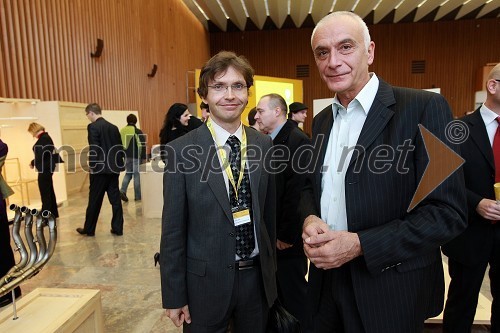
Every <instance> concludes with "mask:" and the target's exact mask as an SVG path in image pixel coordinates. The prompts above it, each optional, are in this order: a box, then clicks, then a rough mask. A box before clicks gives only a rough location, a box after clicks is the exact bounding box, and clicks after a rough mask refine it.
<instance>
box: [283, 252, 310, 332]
mask: <svg viewBox="0 0 500 333" xmlns="http://www.w3.org/2000/svg"><path fill="white" fill-rule="evenodd" d="M294 246H295V245H294ZM277 251H278V270H277V271H276V279H277V284H278V297H279V300H280V302H281V304H282V305H283V307H284V308H285V309H286V310H287V311H288V312H290V313H291V314H292V315H293V316H294V317H295V318H297V319H298V320H299V321H300V324H301V326H302V327H305V324H306V313H307V309H306V302H305V301H304V300H305V299H306V296H307V280H306V274H307V258H306V256H305V254H304V252H302V254H293V255H292V254H290V255H280V252H282V251H280V250H277ZM284 251H287V250H284Z"/></svg>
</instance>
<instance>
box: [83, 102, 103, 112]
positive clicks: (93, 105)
mask: <svg viewBox="0 0 500 333" xmlns="http://www.w3.org/2000/svg"><path fill="white" fill-rule="evenodd" d="M89 112H93V113H95V114H102V110H101V107H100V106H99V104H97V103H90V104H89V105H87V107H86V108H85V113H89Z"/></svg>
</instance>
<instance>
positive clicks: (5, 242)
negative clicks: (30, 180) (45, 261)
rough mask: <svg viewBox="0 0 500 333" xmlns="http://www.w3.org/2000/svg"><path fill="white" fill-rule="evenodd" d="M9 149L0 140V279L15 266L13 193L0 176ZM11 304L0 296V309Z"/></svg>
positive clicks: (18, 292) (9, 297)
mask: <svg viewBox="0 0 500 333" xmlns="http://www.w3.org/2000/svg"><path fill="white" fill-rule="evenodd" d="M8 152H9V147H8V146H7V144H6V143H5V142H3V141H2V139H0V253H1V255H0V278H1V277H2V276H4V275H5V274H7V272H8V271H9V270H10V269H11V268H12V267H14V265H15V264H16V261H15V258H14V251H12V246H11V245H10V228H9V220H8V217H7V202H6V199H7V197H9V196H11V195H12V194H14V191H13V190H12V189H11V188H10V186H9V185H7V182H6V181H5V179H4V178H3V176H2V167H3V165H4V164H5V159H6V158H7V153H8ZM14 296H15V297H16V298H17V297H19V296H21V288H19V287H16V288H15V289H14ZM10 303H12V295H11V294H10V293H9V294H7V295H3V296H0V308H1V307H3V306H6V305H8V304H10Z"/></svg>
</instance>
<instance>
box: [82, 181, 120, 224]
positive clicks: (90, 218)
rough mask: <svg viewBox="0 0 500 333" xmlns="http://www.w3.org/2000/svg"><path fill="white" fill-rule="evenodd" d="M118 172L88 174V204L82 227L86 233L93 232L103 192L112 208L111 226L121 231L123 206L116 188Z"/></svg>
mask: <svg viewBox="0 0 500 333" xmlns="http://www.w3.org/2000/svg"><path fill="white" fill-rule="evenodd" d="M118 176H119V175H118V174H117V173H109V174H90V187H89V204H88V206H87V213H86V214H85V225H84V229H85V231H86V232H87V233H88V234H94V233H95V228H96V226H97V219H98V218H99V213H100V212H101V206H102V200H103V199H104V194H105V193H107V194H108V199H109V202H110V203H111V206H112V209H113V217H112V219H111V228H112V229H113V230H114V231H115V232H117V233H122V232H123V208H122V202H121V199H120V190H119V189H118Z"/></svg>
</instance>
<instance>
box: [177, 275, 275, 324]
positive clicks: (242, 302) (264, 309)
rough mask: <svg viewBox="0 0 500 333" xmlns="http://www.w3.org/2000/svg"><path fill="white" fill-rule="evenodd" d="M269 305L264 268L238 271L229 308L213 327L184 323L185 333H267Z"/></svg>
mask: <svg viewBox="0 0 500 333" xmlns="http://www.w3.org/2000/svg"><path fill="white" fill-rule="evenodd" d="M268 313H269V306H268V304H267V300H266V296H265V293H264V285H263V283H262V273H261V271H260V266H254V267H252V268H250V269H245V270H240V271H239V270H236V272H235V277H234V285H233V292H232V295H231V302H230V304H229V309H228V311H227V312H226V315H225V316H224V318H223V319H222V321H221V322H220V323H218V324H216V325H213V326H200V325H196V323H195V322H192V323H191V324H190V325H187V324H184V330H183V332H185V333H227V332H228V326H229V324H231V333H265V331H266V324H267V317H268Z"/></svg>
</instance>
